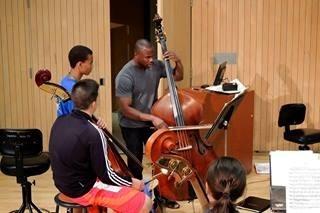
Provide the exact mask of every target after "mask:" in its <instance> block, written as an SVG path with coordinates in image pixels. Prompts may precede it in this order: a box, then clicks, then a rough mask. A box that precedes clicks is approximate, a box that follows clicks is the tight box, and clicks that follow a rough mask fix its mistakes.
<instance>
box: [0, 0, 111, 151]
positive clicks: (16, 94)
mask: <svg viewBox="0 0 320 213" xmlns="http://www.w3.org/2000/svg"><path fill="white" fill-rule="evenodd" d="M0 8H1V9H0V10H1V22H0V24H1V25H0V30H1V31H0V32H1V39H0V47H1V49H0V61H1V65H0V71H1V72H0V83H1V84H0V89H1V94H0V107H1V110H0V111H1V112H0V119H1V121H0V128H39V129H41V131H42V132H43V134H44V147H45V149H47V147H48V137H49V134H50V129H51V126H52V123H53V121H54V120H55V118H56V105H55V102H54V101H53V100H51V99H50V95H49V94H46V93H44V92H42V91H40V90H39V89H38V88H37V86H36V84H35V82H34V76H35V74H36V72H37V71H38V70H39V69H42V68H46V69H49V70H51V73H52V79H51V80H52V82H56V83H59V81H60V79H61V78H62V77H63V76H64V75H66V74H67V73H68V70H69V69H70V68H69V62H68V57H67V56H68V52H69V50H70V48H71V47H72V46H74V45H77V44H82V45H86V46H88V47H90V48H91V49H92V50H93V52H94V68H93V72H92V75H91V76H90V78H93V79H95V80H97V81H98V80H99V79H100V78H104V79H105V86H102V87H101V89H100V94H101V98H100V99H99V105H100V108H99V110H98V112H97V115H98V116H101V117H102V118H103V119H104V120H106V122H107V124H108V126H110V127H111V96H110V91H111V87H110V85H111V79H110V59H109V57H110V53H109V48H110V42H109V38H110V36H109V20H110V19H109V2H108V1H103V0H92V1H76V0H73V1H68V0H55V1H50V0H2V1H0Z"/></svg>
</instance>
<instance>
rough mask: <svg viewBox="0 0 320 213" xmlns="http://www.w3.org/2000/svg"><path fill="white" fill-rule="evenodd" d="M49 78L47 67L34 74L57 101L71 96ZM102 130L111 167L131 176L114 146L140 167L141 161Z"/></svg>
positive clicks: (40, 84) (41, 86)
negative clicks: (106, 142)
mask: <svg viewBox="0 0 320 213" xmlns="http://www.w3.org/2000/svg"><path fill="white" fill-rule="evenodd" d="M50 80H51V73H50V71H49V70H47V69H45V70H39V71H38V72H37V73H36V75H35V82H36V84H37V86H38V87H39V88H40V89H41V90H43V91H45V92H47V93H49V94H51V95H52V97H53V98H55V99H56V101H57V103H59V102H66V101H69V100H70V99H71V97H70V94H69V93H68V91H67V90H66V89H65V88H64V87H62V86H60V85H58V84H55V83H52V82H49V81H50ZM92 120H93V121H94V122H97V121H98V119H97V118H96V117H95V116H92ZM102 130H103V132H104V135H105V137H106V138H107V141H108V146H107V153H108V159H109V161H110V164H111V167H112V169H113V170H114V171H115V172H116V173H118V174H120V175H123V176H130V177H133V176H132V174H131V173H130V171H129V169H128V166H127V165H126V163H125V162H124V160H123V159H122V157H121V156H120V154H119V152H118V151H117V149H116V147H118V148H119V149H120V150H121V151H122V152H123V153H124V154H125V155H126V156H127V157H128V158H130V159H131V160H133V161H134V162H135V163H136V164H137V165H139V166H140V167H141V168H142V164H141V162H140V161H139V160H138V159H137V158H136V157H135V156H134V155H133V154H132V153H131V152H130V151H129V150H128V149H127V148H126V147H125V146H124V145H123V144H122V143H121V142H119V141H118V140H117V139H116V138H115V137H113V135H112V134H111V133H110V132H109V131H108V130H107V129H102Z"/></svg>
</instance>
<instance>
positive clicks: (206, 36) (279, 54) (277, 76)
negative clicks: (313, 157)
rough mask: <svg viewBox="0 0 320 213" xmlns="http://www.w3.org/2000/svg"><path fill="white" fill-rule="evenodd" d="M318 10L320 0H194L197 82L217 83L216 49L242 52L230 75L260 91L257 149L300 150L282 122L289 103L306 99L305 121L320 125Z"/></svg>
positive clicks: (194, 81) (230, 67)
mask: <svg viewBox="0 0 320 213" xmlns="http://www.w3.org/2000/svg"><path fill="white" fill-rule="evenodd" d="M319 14H320V2H319V1H318V0H282V1H278V0H193V8H192V70H193V73H192V84H193V85H200V84H203V83H211V82H212V79H213V75H214V73H215V70H216V69H217V65H214V66H213V64H212V57H213V56H214V55H215V54H216V53H221V52H233V53H236V54H237V55H238V61H237V64H235V65H228V66H227V74H226V75H227V77H228V78H229V79H234V78H238V79H240V81H241V82H243V83H244V84H246V85H248V86H249V87H250V89H252V90H255V118H254V150H260V151H264V150H274V149H296V146H295V145H292V144H291V143H288V142H285V141H284V140H283V139H282V133H283V130H282V129H280V128H279V127H278V126H277V119H278V112H279V109H280V106H281V105H282V104H284V103H289V102H303V103H305V104H306V106H307V117H306V122H305V125H304V126H307V127H316V128H320V107H319V106H320V104H319V102H320V93H319V91H320V84H319V83H317V82H318V81H319V80H320V75H319V70H320V42H319V39H320V15H319ZM313 148H314V149H316V150H319V146H318V145H316V146H314V147H313Z"/></svg>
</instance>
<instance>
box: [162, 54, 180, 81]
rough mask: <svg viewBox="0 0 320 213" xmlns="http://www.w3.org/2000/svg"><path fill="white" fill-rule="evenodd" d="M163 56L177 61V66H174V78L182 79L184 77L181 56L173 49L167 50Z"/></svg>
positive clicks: (176, 79)
mask: <svg viewBox="0 0 320 213" xmlns="http://www.w3.org/2000/svg"><path fill="white" fill-rule="evenodd" d="M163 57H164V58H166V59H169V60H172V61H174V62H175V63H176V67H175V68H174V73H173V78H174V80H175V81H181V80H182V79H183V65H182V63H181V60H180V58H179V57H178V56H177V55H176V54H175V53H174V52H171V51H167V52H165V53H164V54H163Z"/></svg>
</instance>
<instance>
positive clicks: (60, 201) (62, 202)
mask: <svg viewBox="0 0 320 213" xmlns="http://www.w3.org/2000/svg"><path fill="white" fill-rule="evenodd" d="M54 202H55V203H56V205H57V206H56V213H58V212H59V206H62V207H64V208H67V212H72V210H73V209H77V208H81V209H83V211H84V212H87V210H86V206H82V205H81V204H78V203H74V202H72V201H69V200H68V199H67V198H66V196H65V195H63V194H62V193H58V194H56V196H54Z"/></svg>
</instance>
